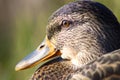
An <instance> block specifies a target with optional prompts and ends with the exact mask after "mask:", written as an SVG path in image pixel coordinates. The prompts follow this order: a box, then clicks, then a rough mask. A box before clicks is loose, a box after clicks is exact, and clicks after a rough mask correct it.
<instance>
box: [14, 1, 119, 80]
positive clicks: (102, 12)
mask: <svg viewBox="0 0 120 80" xmlns="http://www.w3.org/2000/svg"><path fill="white" fill-rule="evenodd" d="M37 64H40V67H39V68H38V69H37V70H36V71H35V72H34V74H33V75H32V77H31V78H30V80H120V24H119V22H118V20H117V18H116V17H115V15H114V14H113V13H112V11H111V10H109V9H108V8H107V7H106V6H104V5H103V4H101V3H99V2H95V1H90V0H82V1H74V2H70V3H68V4H66V5H64V6H62V7H61V8H59V9H58V10H56V11H55V12H54V13H53V14H52V15H51V16H50V18H49V20H48V24H47V29H46V36H45V39H44V40H43V42H42V43H41V44H40V45H39V46H38V47H37V49H36V50H35V51H33V52H32V53H30V54H29V55H28V56H27V57H25V58H24V59H22V60H21V61H20V62H19V63H18V64H17V65H16V67H15V70H16V71H20V70H24V69H27V68H30V67H33V66H35V65H37Z"/></svg>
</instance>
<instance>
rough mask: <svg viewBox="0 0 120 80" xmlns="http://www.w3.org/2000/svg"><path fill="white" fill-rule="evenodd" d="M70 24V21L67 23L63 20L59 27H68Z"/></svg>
mask: <svg viewBox="0 0 120 80" xmlns="http://www.w3.org/2000/svg"><path fill="white" fill-rule="evenodd" d="M70 24H71V22H70V21H68V20H63V21H62V24H61V25H62V26H63V27H69V26H70Z"/></svg>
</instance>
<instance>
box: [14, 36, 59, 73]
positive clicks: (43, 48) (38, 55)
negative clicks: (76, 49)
mask: <svg viewBox="0 0 120 80" xmlns="http://www.w3.org/2000/svg"><path fill="white" fill-rule="evenodd" d="M60 55H61V53H60V52H59V51H58V50H56V49H55V47H54V45H53V44H52V43H51V42H50V41H49V40H48V39H47V38H46V39H45V40H44V41H43V42H42V43H41V44H40V45H39V46H38V48H37V49H36V50H35V51H33V52H32V53H31V54H29V55H28V56H26V57H25V58H24V59H23V60H21V61H20V62H19V63H18V64H17V65H16V67H15V70H16V71H19V70H24V69H27V68H30V67H33V66H35V65H37V64H41V63H44V62H45V61H47V60H50V59H51V58H54V57H57V56H60Z"/></svg>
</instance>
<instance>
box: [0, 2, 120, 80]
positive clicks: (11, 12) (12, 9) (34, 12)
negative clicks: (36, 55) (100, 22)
mask: <svg viewBox="0 0 120 80" xmlns="http://www.w3.org/2000/svg"><path fill="white" fill-rule="evenodd" d="M71 1H74V0H0V80H27V79H29V78H30V76H31V75H32V73H33V72H34V71H35V70H36V69H37V67H38V66H36V67H34V68H30V69H27V70H23V71H18V72H16V71H15V70H14V68H15V65H16V64H17V62H18V61H20V60H21V59H22V58H23V57H25V56H26V55H27V54H29V53H30V52H31V51H33V50H34V49H35V48H36V47H37V46H38V45H39V44H40V42H41V41H42V40H43V38H44V36H45V32H46V30H45V29H46V24H47V20H48V18H49V16H50V15H51V14H52V13H53V12H54V11H55V10H56V9H58V8H59V7H61V6H62V5H64V4H66V3H68V2H71ZM95 1H98V2H101V3H102V4H104V5H106V6H107V7H108V8H109V9H111V10H112V11H113V13H114V14H115V15H116V17H117V18H118V20H119V21H120V0H95Z"/></svg>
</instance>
